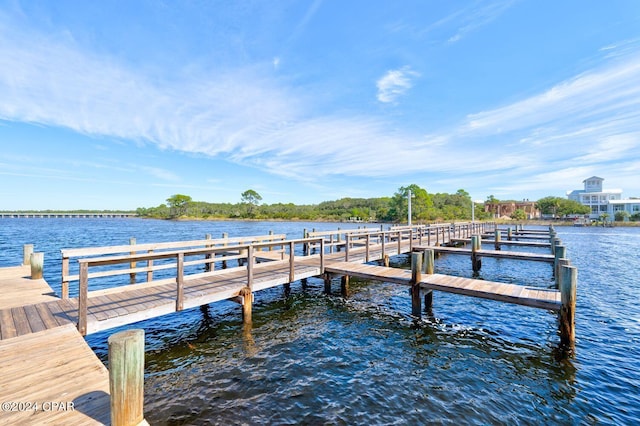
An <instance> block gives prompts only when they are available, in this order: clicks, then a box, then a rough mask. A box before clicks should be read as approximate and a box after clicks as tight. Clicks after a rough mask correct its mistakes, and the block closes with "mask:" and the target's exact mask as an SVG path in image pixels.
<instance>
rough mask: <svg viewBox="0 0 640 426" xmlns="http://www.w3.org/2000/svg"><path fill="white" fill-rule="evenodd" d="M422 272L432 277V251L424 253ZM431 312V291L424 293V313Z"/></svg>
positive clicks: (433, 255)
mask: <svg viewBox="0 0 640 426" xmlns="http://www.w3.org/2000/svg"><path fill="white" fill-rule="evenodd" d="M423 256H424V265H423V270H422V271H423V272H424V273H425V274H428V275H432V274H433V273H434V270H435V254H434V251H433V250H432V249H429V250H425V251H424V254H423ZM432 310H433V290H427V291H425V293H424V311H425V312H427V313H428V314H429V313H431V311H432Z"/></svg>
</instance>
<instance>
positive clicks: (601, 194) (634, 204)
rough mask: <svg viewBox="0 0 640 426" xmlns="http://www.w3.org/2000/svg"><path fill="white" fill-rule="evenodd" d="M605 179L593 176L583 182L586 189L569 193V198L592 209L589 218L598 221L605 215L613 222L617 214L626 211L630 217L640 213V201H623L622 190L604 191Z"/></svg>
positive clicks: (635, 199) (634, 199)
mask: <svg viewBox="0 0 640 426" xmlns="http://www.w3.org/2000/svg"><path fill="white" fill-rule="evenodd" d="M603 181H604V179H603V178H601V177H598V176H591V177H590V178H587V179H585V180H583V181H582V183H583V184H584V189H576V190H573V191H567V198H569V199H570V200H574V201H577V202H579V203H580V204H584V205H585V206H588V207H590V208H591V213H590V214H589V218H591V219H597V218H599V217H600V216H601V215H603V214H604V213H607V214H608V215H609V218H610V220H613V219H614V217H615V214H616V212H619V211H626V212H627V213H629V216H631V215H634V214H636V213H640V199H637V198H631V199H623V198H622V190H621V189H610V190H607V191H605V190H603V189H602V182H603Z"/></svg>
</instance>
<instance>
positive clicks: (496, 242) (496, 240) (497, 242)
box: [494, 229, 502, 250]
mask: <svg viewBox="0 0 640 426" xmlns="http://www.w3.org/2000/svg"><path fill="white" fill-rule="evenodd" d="M501 241H502V232H500V230H497V229H496V231H495V237H494V248H495V249H496V250H500V249H501V247H500V242H501Z"/></svg>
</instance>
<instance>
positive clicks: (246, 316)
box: [240, 287, 253, 325]
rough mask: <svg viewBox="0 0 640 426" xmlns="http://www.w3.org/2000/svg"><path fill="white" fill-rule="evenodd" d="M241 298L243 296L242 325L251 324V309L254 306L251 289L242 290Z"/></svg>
mask: <svg viewBox="0 0 640 426" xmlns="http://www.w3.org/2000/svg"><path fill="white" fill-rule="evenodd" d="M240 296H242V323H243V324H244V325H250V324H251V322H252V321H251V307H252V304H253V293H252V292H251V289H250V288H249V287H244V288H242V290H240Z"/></svg>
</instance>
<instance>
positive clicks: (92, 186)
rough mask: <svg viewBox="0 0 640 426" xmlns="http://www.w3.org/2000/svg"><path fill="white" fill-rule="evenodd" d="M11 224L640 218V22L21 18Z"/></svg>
mask: <svg viewBox="0 0 640 426" xmlns="http://www.w3.org/2000/svg"><path fill="white" fill-rule="evenodd" d="M0 148H1V149H0V210H12V209H48V208H50V209H66V208H87V209H135V208H136V207H150V206H156V205H158V204H161V203H163V202H165V200H166V198H168V197H169V196H171V195H172V194H177V193H181V194H187V195H190V196H191V197H193V199H195V200H199V201H210V202H238V201H239V200H240V194H241V193H242V192H243V191H245V190H246V189H249V188H252V189H254V190H256V191H258V192H259V193H260V194H261V195H262V197H263V201H264V202H266V203H276V202H285V203H287V202H293V203H296V204H303V203H318V202H321V201H325V200H334V199H338V198H341V197H377V196H391V195H392V194H393V193H394V192H395V191H396V190H397V189H398V188H399V187H400V186H404V185H408V184H411V183H415V184H417V185H419V186H421V187H423V188H426V189H427V191H428V192H432V193H434V192H455V191H457V190H458V189H465V190H466V191H468V192H469V193H470V194H471V196H472V197H473V198H474V199H478V200H484V199H486V197H487V196H489V195H494V196H496V197H497V198H499V199H524V198H527V199H531V200H535V199H538V198H541V197H544V196H547V195H556V196H564V194H565V192H566V191H567V190H572V189H579V188H582V180H583V179H585V178H587V177H590V176H592V175H597V176H600V177H603V178H604V179H605V181H604V185H605V188H621V189H623V190H624V194H623V195H624V196H626V197H629V196H640V2H639V1H636V0H630V1H621V0H613V1H607V2H599V1H595V2H587V3H585V2H584V1H577V0H576V1H571V0H568V1H545V0H521V1H517V0H507V1H502V0H501V1H489V0H488V1H463V0H460V1H432V0H420V1H412V0H403V1H397V2H395V1H394V2H392V1H377V0H373V1H372V0H367V1H355V0H354V1H339V0H325V1H319V0H318V1H305V2H303V1H227V0H225V1H215V0H212V1H196V0H194V1H187V0H185V1H160V0H153V1H151V0H149V1H124V0H123V1H108V0H105V1H100V2H87V1H80V0H77V1H64V0H56V1H24V2H21V1H6V0H0Z"/></svg>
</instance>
